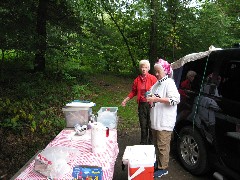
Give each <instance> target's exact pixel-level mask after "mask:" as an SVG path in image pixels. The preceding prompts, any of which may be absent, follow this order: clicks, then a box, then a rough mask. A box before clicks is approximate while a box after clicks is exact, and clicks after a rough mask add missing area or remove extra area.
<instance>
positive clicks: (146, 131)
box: [122, 60, 157, 144]
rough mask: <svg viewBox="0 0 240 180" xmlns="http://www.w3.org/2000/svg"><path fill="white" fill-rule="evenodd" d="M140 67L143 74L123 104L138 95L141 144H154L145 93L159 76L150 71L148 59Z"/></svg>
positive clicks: (135, 81)
mask: <svg viewBox="0 0 240 180" xmlns="http://www.w3.org/2000/svg"><path fill="white" fill-rule="evenodd" d="M139 69H140V72H141V74H140V75H138V76H137V78H136V79H135V80H134V82H133V85H132V90H131V92H130V93H129V94H128V96H127V97H126V98H125V99H124V100H123V101H122V106H126V103H127V102H128V101H129V100H130V99H132V98H133V97H134V96H137V103H138V117H139V123H140V128H141V141H140V144H152V132H151V125H150V105H149V103H148V102H147V100H146V97H145V93H146V92H147V91H148V90H149V89H150V88H151V87H152V85H153V84H155V82H157V78H156V77H155V76H154V75H151V74H149V73H148V71H149V70H150V63H149V61H148V60H141V61H140V62H139Z"/></svg>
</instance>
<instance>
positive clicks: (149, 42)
mask: <svg viewBox="0 0 240 180" xmlns="http://www.w3.org/2000/svg"><path fill="white" fill-rule="evenodd" d="M239 9H240V2H239V1H238V0H231V1H225V0H202V1H197V0H195V1H191V0H135V1H133V0H87V1H86V0H22V1H15V0H1V2H0V136H1V142H0V152H1V153H0V176H1V177H3V176H5V177H7V179H9V178H10V177H11V176H13V175H14V173H16V172H17V170H18V169H20V168H21V167H22V166H23V165H24V164H25V163H26V162H27V160H28V159H29V158H30V157H32V156H33V155H34V154H35V153H36V151H37V150H38V149H43V148H44V147H45V146H46V145H47V144H48V143H49V142H50V141H51V140H52V139H53V138H54V137H55V136H56V135H57V134H58V133H59V132H60V131H61V130H62V129H63V128H64V127H65V119H64V115H63V112H62V107H63V106H64V105H65V104H66V103H68V102H71V101H72V100H76V99H79V100H90V101H93V102H95V103H96V106H95V107H93V112H94V113H97V111H98V110H99V109H100V107H119V106H120V104H121V101H122V99H123V98H124V97H125V96H126V95H127V93H128V92H129V91H130V89H131V83H132V80H133V78H134V77H136V76H137V74H138V62H139V60H141V59H149V60H150V62H151V65H153V64H154V62H155V61H156V60H157V59H158V58H163V59H166V60H167V61H169V62H173V61H175V60H177V59H179V58H181V57H182V56H185V55H187V54H189V53H193V52H200V51H206V50H208V48H209V47H210V46H211V45H213V46H215V47H221V48H230V47H232V46H233V44H236V43H239V42H240V11H239ZM152 69H153V68H151V72H152ZM136 108H137V107H136V102H135V101H131V102H129V104H128V106H127V107H125V108H124V109H123V108H121V107H119V110H118V116H119V125H118V131H119V134H121V133H122V132H123V131H126V130H127V129H131V128H132V127H137V126H138V120H137V113H136Z"/></svg>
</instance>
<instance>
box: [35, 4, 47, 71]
mask: <svg viewBox="0 0 240 180" xmlns="http://www.w3.org/2000/svg"><path fill="white" fill-rule="evenodd" d="M47 7H48V0H39V4H38V11H37V27H36V31H37V38H36V54H35V62H34V71H44V70H45V53H46V48H47V42H46V37H47V31H46V22H47Z"/></svg>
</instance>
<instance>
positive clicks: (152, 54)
mask: <svg viewBox="0 0 240 180" xmlns="http://www.w3.org/2000/svg"><path fill="white" fill-rule="evenodd" d="M157 4H158V0H151V9H152V10H153V14H152V15H151V19H152V21H151V32H150V47H149V48H150V49H149V61H150V64H151V70H150V72H151V73H153V72H154V69H153V66H154V64H155V62H156V61H157V58H158V57H157V43H158V42H157V39H158V37H157V16H158V5H157Z"/></svg>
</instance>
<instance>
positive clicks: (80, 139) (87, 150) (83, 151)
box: [16, 129, 119, 180]
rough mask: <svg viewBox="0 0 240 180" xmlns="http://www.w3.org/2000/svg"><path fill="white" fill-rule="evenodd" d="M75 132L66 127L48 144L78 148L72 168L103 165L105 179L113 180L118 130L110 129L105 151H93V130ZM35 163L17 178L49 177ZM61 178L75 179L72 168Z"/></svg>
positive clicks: (38, 179)
mask: <svg viewBox="0 0 240 180" xmlns="http://www.w3.org/2000/svg"><path fill="white" fill-rule="evenodd" d="M74 134H75V132H74V130H72V129H64V130H62V131H61V132H60V133H59V134H58V135H57V136H56V137H55V138H54V140H53V141H51V142H50V143H49V144H48V145H47V147H54V146H61V147H69V148H72V149H73V148H74V149H75V148H76V149H78V153H77V154H75V157H73V158H70V161H69V162H68V164H69V165H70V167H71V169H72V168H73V167H74V166H77V165H89V166H99V167H102V170H103V180H111V179H112V178H113V173H114V165H115V161H116V158H117V155H118V152H119V148H118V143H117V130H115V129H114V130H110V133H109V137H107V143H106V151H105V152H104V153H92V146H91V130H87V132H86V133H85V134H84V135H83V136H75V135H74ZM47 147H46V148H47ZM34 163H35V160H33V161H32V162H31V163H30V164H29V165H28V166H27V167H26V169H25V170H24V171H22V172H21V174H20V175H19V176H18V177H17V178H16V180H22V179H24V180H45V179H47V177H46V176H44V175H42V174H40V173H38V172H36V171H35V170H34ZM61 179H64V180H68V179H69V180H71V179H73V177H72V170H71V172H70V173H68V174H65V175H64V176H63V177H62V178H61ZM54 180H55V179H54Z"/></svg>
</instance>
